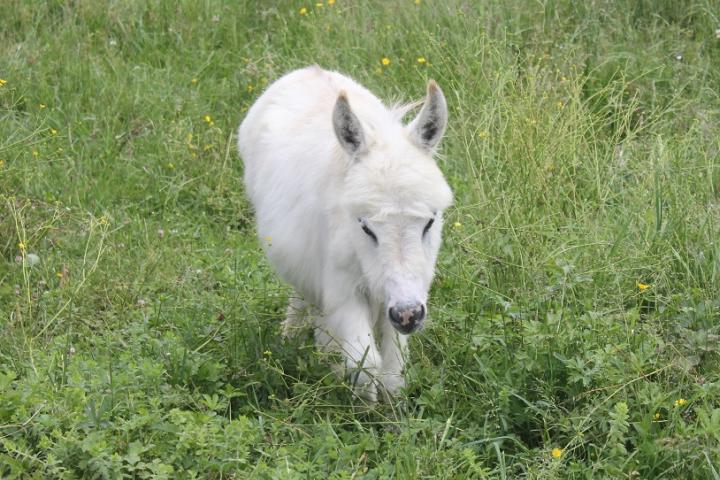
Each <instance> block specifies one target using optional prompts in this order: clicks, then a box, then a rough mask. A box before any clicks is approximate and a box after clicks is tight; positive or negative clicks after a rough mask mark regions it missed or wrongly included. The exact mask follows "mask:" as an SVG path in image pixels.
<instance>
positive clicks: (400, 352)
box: [380, 318, 408, 396]
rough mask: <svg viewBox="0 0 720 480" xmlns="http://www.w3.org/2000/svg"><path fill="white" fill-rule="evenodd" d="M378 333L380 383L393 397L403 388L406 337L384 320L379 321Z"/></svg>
mask: <svg viewBox="0 0 720 480" xmlns="http://www.w3.org/2000/svg"><path fill="white" fill-rule="evenodd" d="M380 333H381V334H382V341H381V347H380V348H381V355H382V369H381V372H380V382H381V383H382V386H383V388H384V389H385V391H386V392H387V393H389V394H390V395H393V396H394V395H397V394H398V393H400V389H401V388H403V387H404V386H405V376H404V373H403V369H404V367H405V359H406V358H407V343H408V336H407V335H401V334H400V333H398V331H397V330H395V329H394V328H393V326H392V325H391V324H390V322H389V321H388V320H387V319H386V318H381V319H380Z"/></svg>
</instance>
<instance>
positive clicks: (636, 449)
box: [0, 0, 720, 479]
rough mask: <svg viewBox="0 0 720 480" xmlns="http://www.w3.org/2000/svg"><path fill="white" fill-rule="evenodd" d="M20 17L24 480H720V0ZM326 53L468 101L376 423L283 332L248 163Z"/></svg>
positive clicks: (15, 118)
mask: <svg viewBox="0 0 720 480" xmlns="http://www.w3.org/2000/svg"><path fill="white" fill-rule="evenodd" d="M5 3H6V5H4V6H3V8H2V11H3V13H2V15H1V18H0V79H2V82H0V83H1V84H2V85H1V86H0V195H1V198H0V202H1V204H2V208H0V256H1V258H0V477H2V478H6V477H9V478H15V477H22V478H26V477H31V476H34V477H35V478H78V477H86V478H119V477H123V476H125V477H138V478H147V477H157V478H162V477H166V478H194V477H195V478H226V477H230V478H283V479H285V478H393V477H395V478H518V477H525V478H537V479H540V478H543V479H552V478H586V479H590V478H668V479H674V478H688V479H708V478H715V479H717V478H720V474H719V473H718V472H720V453H719V452H720V367H719V365H720V358H719V357H720V355H719V352H720V346H719V345H718V339H719V338H720V337H719V336H718V335H719V334H720V331H719V327H718V324H719V323H720V322H719V320H720V300H719V297H718V290H719V288H718V282H719V280H720V278H719V276H720V243H718V238H720V215H719V214H720V160H719V153H718V152H719V149H720V140H719V139H720V113H719V112H720V97H719V94H718V85H720V38H718V37H720V33H717V32H716V29H718V28H720V17H719V14H720V4H719V3H718V2H717V1H716V0H704V1H703V0H698V1H669V0H662V1H653V0H636V1H630V0H619V1H615V2H604V1H594V2H570V1H567V2H564V1H549V2H536V1H531V0H510V1H502V2H500V1H494V2H462V1H450V2H431V1H429V0H420V1H419V2H414V1H413V0H402V1H397V2H380V1H377V2H361V1H356V2H355V1H349V0H337V1H336V2H334V3H333V4H331V2H328V1H327V0H325V1H324V2H323V4H324V5H323V6H318V5H316V4H315V3H308V2H305V3H302V2H295V1H293V2H284V1H277V2H249V1H240V2H221V1H215V0H205V1H200V2H196V1H181V2H169V1H168V2H164V1H159V0H155V1H151V2H145V1H139V0H138V1H136V0H128V1H122V2H75V1H70V0H65V1H63V0H48V1H44V2H42V1H39V0H38V1H30V2H26V1H22V0H9V4H8V2H5ZM301 9H302V10H301ZM383 58H387V59H388V60H389V64H388V65H383V62H381V59H383ZM421 58H422V59H424V61H423V60H421ZM310 63H319V64H321V65H323V66H325V67H328V68H334V69H339V70H341V71H344V72H347V73H349V74H351V75H352V76H354V77H355V78H357V79H358V80H360V81H361V82H362V83H364V84H365V85H367V86H368V87H369V88H370V89H371V90H373V91H375V92H377V93H378V94H379V95H380V96H381V97H383V98H386V99H388V100H389V99H394V98H404V99H413V98H417V97H420V96H421V95H422V94H423V91H424V86H425V82H426V80H427V79H428V78H435V79H436V80H437V81H438V82H439V83H440V84H441V86H442V87H443V88H444V90H445V93H446V95H447V97H448V102H449V106H450V110H451V111H450V113H451V121H450V126H449V131H448V134H447V138H446V141H445V142H444V144H443V157H444V158H443V160H442V162H441V166H442V169H443V171H444V172H445V173H446V175H447V177H448V180H449V181H450V183H451V185H452V186H453V188H454V190H455V192H456V205H455V207H454V208H453V209H451V211H450V212H448V217H449V218H448V222H447V228H446V231H445V238H446V243H445V245H444V247H443V250H442V254H441V258H440V260H439V264H438V276H437V281H436V283H435V285H434V288H433V292H432V299H431V305H430V312H431V314H432V324H431V325H430V326H429V328H427V329H426V330H425V331H423V332H422V333H420V334H419V335H417V336H415V337H414V338H413V340H412V343H411V361H410V363H409V368H408V372H407V377H408V381H409V386H408V388H407V391H406V392H405V394H404V395H403V396H402V398H399V399H398V401H397V403H395V404H393V405H380V406H378V407H377V408H376V409H374V410H369V411H368V410H366V409H363V408H360V406H359V405H357V404H356V401H355V400H354V399H353V398H352V395H351V394H350V392H349V389H348V387H347V385H344V384H343V383H342V382H340V381H338V380H337V379H335V378H334V377H333V376H332V375H331V374H330V369H329V366H328V362H327V361H326V360H325V359H323V358H321V357H320V356H319V354H318V353H316V352H315V351H314V349H313V348H312V346H311V341H310V340H309V339H304V340H300V341H297V342H294V343H291V344H284V343H283V342H282V340H281V338H280V336H279V325H280V319H281V318H282V316H283V310H284V305H285V303H286V300H287V295H288V293H289V290H288V288H287V287H286V286H285V285H282V284H281V283H280V282H279V281H278V279H277V278H276V276H275V275H274V274H273V273H272V271H271V270H270V268H269V267H268V265H267V263H266V261H265V259H264V258H263V256H262V254H261V251H260V248H259V246H258V243H257V242H256V240H255V237H254V231H253V230H254V227H253V223H252V212H251V211H250V209H249V208H248V204H247V201H246V200H245V198H244V194H243V191H242V186H241V177H242V165H241V162H240V161H239V159H238V157H237V154H236V152H235V149H234V146H233V145H234V130H235V128H236V127H237V125H238V124H239V123H240V120H241V119H242V117H243V114H244V112H245V111H246V110H247V108H248V107H249V105H250V104H251V103H252V102H253V100H254V99H255V98H257V96H258V95H259V94H260V92H262V90H263V88H264V87H265V85H267V83H268V82H269V81H272V80H273V79H275V78H277V77H278V76H279V75H281V74H282V73H283V72H286V71H288V70H290V69H292V68H296V67H299V66H304V65H307V64H310Z"/></svg>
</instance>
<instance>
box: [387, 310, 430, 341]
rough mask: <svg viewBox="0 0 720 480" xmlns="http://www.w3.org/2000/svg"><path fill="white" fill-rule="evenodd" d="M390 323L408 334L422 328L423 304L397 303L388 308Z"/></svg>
mask: <svg viewBox="0 0 720 480" xmlns="http://www.w3.org/2000/svg"><path fill="white" fill-rule="evenodd" d="M388 318H390V323H391V324H392V326H393V327H394V328H395V330H397V331H398V332H400V333H402V334H403V335H408V334H410V333H413V332H415V331H417V330H419V329H421V328H422V325H423V320H425V305H423V304H422V303H418V304H415V305H397V306H393V307H390V308H389V309H388Z"/></svg>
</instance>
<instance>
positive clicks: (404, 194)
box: [333, 81, 452, 334]
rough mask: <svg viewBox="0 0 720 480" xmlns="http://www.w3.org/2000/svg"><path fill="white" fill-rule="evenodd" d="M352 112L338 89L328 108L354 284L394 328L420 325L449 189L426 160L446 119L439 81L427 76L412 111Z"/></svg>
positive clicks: (359, 107) (409, 330) (407, 329)
mask: <svg viewBox="0 0 720 480" xmlns="http://www.w3.org/2000/svg"><path fill="white" fill-rule="evenodd" d="M354 107H357V108H356V110H357V111H358V115H356V114H355V113H354V111H353V109H351V107H350V103H349V101H348V98H347V97H346V95H345V94H344V93H341V94H340V96H339V97H338V99H337V102H336V104H335V109H334V111H333V127H334V130H335V135H336V137H337V140H338V142H339V144H340V146H341V147H342V151H343V152H344V155H345V157H347V159H348V167H347V171H346V174H345V179H344V206H345V209H344V211H345V213H346V218H345V227H346V230H345V231H346V232H347V235H348V236H349V237H350V239H349V243H350V244H351V245H352V247H353V249H354V253H355V255H356V257H357V258H358V259H359V264H360V266H361V269H362V274H363V277H364V278H363V282H362V285H361V286H360V287H361V288H364V289H365V290H366V293H367V294H368V295H369V296H370V297H371V298H373V299H374V303H375V304H378V305H382V308H383V312H384V314H385V316H386V317H387V319H388V320H389V321H390V323H391V324H392V325H393V327H394V328H395V329H396V330H397V331H398V332H400V333H402V334H409V333H412V332H414V331H416V330H418V329H419V328H421V327H422V325H423V321H424V319H425V316H426V315H427V306H426V304H427V297H428V290H429V289H430V283H431V282H432V277H433V271H434V267H435V261H436V258H437V252H438V249H439V248H440V241H441V230H442V214H443V211H444V210H445V209H446V208H447V207H448V206H449V205H450V204H451V203H452V192H451V190H450V187H449V186H448V184H447V182H446V181H445V178H444V177H443V175H442V173H441V172H440V169H439V168H438V167H437V165H436V163H435V161H434V160H433V158H432V155H433V153H434V152H435V148H436V147H437V145H438V143H439V142H440V139H441V138H442V136H443V133H444V131H445V126H446V124H447V105H446V102H445V97H444V95H443V93H442V90H440V87H438V85H437V84H436V83H435V82H434V81H430V83H429V84H428V87H427V96H426V98H425V101H424V104H423V107H422V109H421V110H420V112H419V113H418V115H417V117H416V118H415V119H414V120H413V121H411V122H410V123H409V124H407V125H403V124H402V123H401V121H400V119H399V118H398V117H399V116H402V115H397V114H393V112H385V113H386V114H387V115H385V116H380V117H378V116H377V115H370V114H368V115H367V118H365V117H364V116H363V113H367V110H366V109H364V105H354Z"/></svg>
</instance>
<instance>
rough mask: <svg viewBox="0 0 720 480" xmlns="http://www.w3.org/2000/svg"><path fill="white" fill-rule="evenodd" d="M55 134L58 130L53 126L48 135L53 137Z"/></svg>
mask: <svg viewBox="0 0 720 480" xmlns="http://www.w3.org/2000/svg"><path fill="white" fill-rule="evenodd" d="M57 134H58V131H57V130H56V129H54V128H51V129H50V135H52V136H53V137H54V136H55V135H57Z"/></svg>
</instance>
